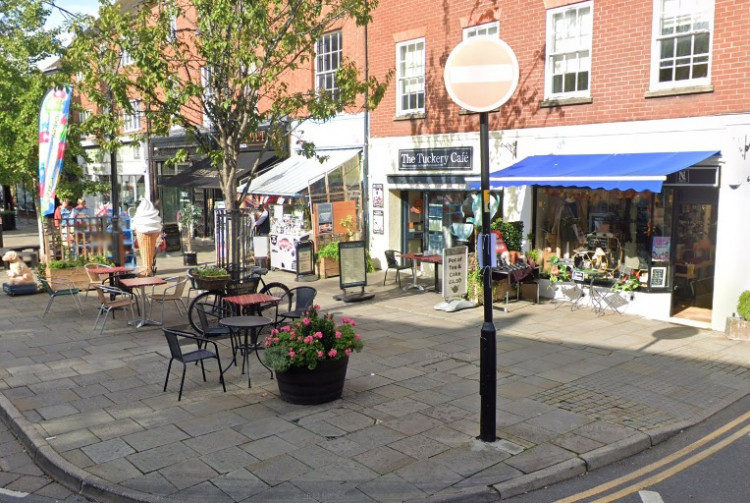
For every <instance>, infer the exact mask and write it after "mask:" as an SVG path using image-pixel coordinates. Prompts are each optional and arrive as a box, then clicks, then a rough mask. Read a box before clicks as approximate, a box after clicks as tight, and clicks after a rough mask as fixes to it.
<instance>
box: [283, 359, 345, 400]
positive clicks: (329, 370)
mask: <svg viewBox="0 0 750 503" xmlns="http://www.w3.org/2000/svg"><path fill="white" fill-rule="evenodd" d="M347 365H349V358H348V357H346V356H345V357H344V358H341V359H340V360H335V361H334V360H323V361H322V362H320V363H318V366H317V367H315V369H313V370H308V369H306V368H300V367H290V368H289V369H288V370H287V371H286V372H276V383H277V384H278V386H279V394H280V395H281V399H282V400H284V401H285V402H289V403H294V404H297V405H315V404H319V403H326V402H331V401H333V400H336V399H337V398H341V392H342V391H343V390H344V380H345V379H346V367H347Z"/></svg>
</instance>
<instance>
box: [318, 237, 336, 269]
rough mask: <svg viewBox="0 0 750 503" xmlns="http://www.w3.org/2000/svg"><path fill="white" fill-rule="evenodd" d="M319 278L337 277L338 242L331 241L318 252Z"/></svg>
mask: <svg viewBox="0 0 750 503" xmlns="http://www.w3.org/2000/svg"><path fill="white" fill-rule="evenodd" d="M318 268H319V272H320V276H322V277H323V278H332V277H334V276H338V275H339V242H338V241H332V242H330V243H328V244H327V245H325V246H324V247H322V248H320V249H319V250H318Z"/></svg>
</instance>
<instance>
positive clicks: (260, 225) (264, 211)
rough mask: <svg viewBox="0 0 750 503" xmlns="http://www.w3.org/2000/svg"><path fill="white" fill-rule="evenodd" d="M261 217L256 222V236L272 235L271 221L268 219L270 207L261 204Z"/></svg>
mask: <svg viewBox="0 0 750 503" xmlns="http://www.w3.org/2000/svg"><path fill="white" fill-rule="evenodd" d="M258 209H260V216H259V217H258V219H257V220H256V221H255V235H256V236H268V234H270V233H271V220H269V218H268V207H267V206H266V205H265V204H261V205H260V207H259V208H258Z"/></svg>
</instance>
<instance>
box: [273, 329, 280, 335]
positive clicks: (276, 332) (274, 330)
mask: <svg viewBox="0 0 750 503" xmlns="http://www.w3.org/2000/svg"><path fill="white" fill-rule="evenodd" d="M278 333H279V331H278V330H276V329H275V328H272V329H271V335H276V334H278Z"/></svg>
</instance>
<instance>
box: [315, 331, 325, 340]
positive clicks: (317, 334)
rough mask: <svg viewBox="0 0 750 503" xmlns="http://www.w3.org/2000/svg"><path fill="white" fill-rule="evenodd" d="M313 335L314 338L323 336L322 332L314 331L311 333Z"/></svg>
mask: <svg viewBox="0 0 750 503" xmlns="http://www.w3.org/2000/svg"><path fill="white" fill-rule="evenodd" d="M313 337H315V338H316V339H322V338H323V332H315V333H314V334H313Z"/></svg>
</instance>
